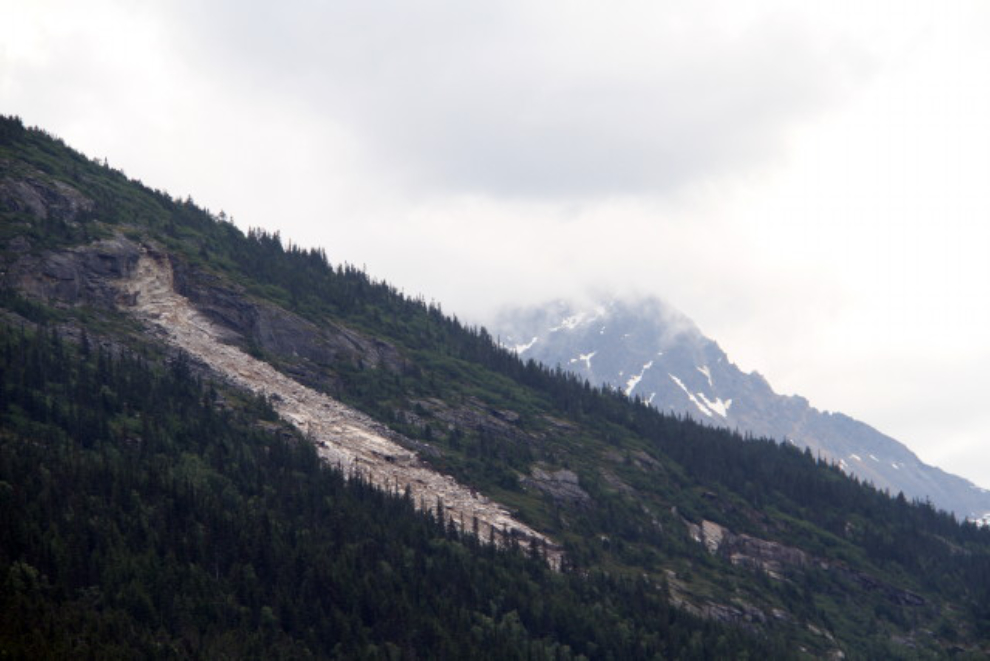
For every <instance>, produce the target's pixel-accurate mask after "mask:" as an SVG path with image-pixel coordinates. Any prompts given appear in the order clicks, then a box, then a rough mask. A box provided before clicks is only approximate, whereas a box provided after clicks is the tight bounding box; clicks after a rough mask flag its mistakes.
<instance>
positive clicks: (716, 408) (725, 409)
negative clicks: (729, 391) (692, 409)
mask: <svg viewBox="0 0 990 661" xmlns="http://www.w3.org/2000/svg"><path fill="white" fill-rule="evenodd" d="M698 397H700V398H701V399H702V401H704V402H705V406H707V407H708V408H709V409H711V410H712V411H713V412H714V413H717V414H718V415H720V416H722V417H723V418H726V417H728V415H729V407H730V406H732V400H731V399H726V400H723V399H722V398H721V397H716V398H715V399H708V398H707V397H705V393H703V392H699V393H698Z"/></svg>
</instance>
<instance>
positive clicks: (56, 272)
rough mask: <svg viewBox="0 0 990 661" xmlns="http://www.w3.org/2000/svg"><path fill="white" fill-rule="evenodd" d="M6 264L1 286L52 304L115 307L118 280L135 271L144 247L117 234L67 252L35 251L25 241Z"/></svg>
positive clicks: (118, 294)
mask: <svg viewBox="0 0 990 661" xmlns="http://www.w3.org/2000/svg"><path fill="white" fill-rule="evenodd" d="M18 247H19V249H18V250H16V251H14V255H15V257H14V258H13V260H12V261H11V262H10V263H9V264H8V265H6V268H5V269H4V271H3V274H2V276H0V278H2V282H0V285H2V286H4V287H7V288H10V289H14V290H16V291H20V292H22V293H24V294H26V295H28V296H30V297H33V298H37V299H40V300H43V301H46V302H48V303H52V304H56V305H65V306H76V305H81V304H88V305H93V306H96V307H101V308H105V309H113V308H115V307H116V306H117V304H118V303H120V302H121V301H120V292H119V290H118V289H117V288H116V287H115V286H114V282H115V281H117V280H120V279H121V278H127V277H129V276H130V275H131V273H132V272H133V270H134V268H135V266H136V264H137V260H138V257H139V255H140V246H138V245H137V244H136V243H134V242H132V241H130V240H128V239H125V238H122V237H117V238H113V239H106V240H103V241H97V242H96V243H92V244H90V245H88V246H83V247H80V248H72V249H68V250H63V251H45V252H42V253H34V252H32V251H31V250H30V244H29V243H28V242H27V241H26V240H24V241H21V242H20V245H19V246H18Z"/></svg>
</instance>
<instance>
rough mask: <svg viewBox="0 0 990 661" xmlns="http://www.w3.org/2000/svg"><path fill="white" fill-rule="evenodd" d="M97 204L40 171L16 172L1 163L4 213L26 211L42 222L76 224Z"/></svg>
mask: <svg viewBox="0 0 990 661" xmlns="http://www.w3.org/2000/svg"><path fill="white" fill-rule="evenodd" d="M94 208H95V205H94V204H93V201H92V200H90V199H89V198H88V197H86V196H85V195H83V194H82V193H80V192H79V191H78V190H76V189H75V188H73V187H72V186H69V185H68V184H65V183H62V182H61V181H55V180H53V179H51V178H49V177H46V176H45V175H43V174H42V173H41V172H38V171H37V170H34V171H29V172H20V173H16V174H15V173H13V172H11V171H9V170H8V169H7V168H6V164H5V163H0V212H2V211H7V212H22V213H27V214H30V215H32V216H35V217H36V218H39V219H41V220H48V219H54V220H62V221H65V222H70V223H71V222H74V221H76V220H79V219H81V218H84V217H85V216H86V215H88V214H90V213H92V211H93V209H94Z"/></svg>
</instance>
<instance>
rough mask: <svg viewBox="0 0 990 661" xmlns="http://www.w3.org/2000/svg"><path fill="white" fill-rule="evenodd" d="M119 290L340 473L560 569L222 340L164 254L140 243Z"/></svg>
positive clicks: (451, 489) (325, 401)
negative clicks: (515, 544) (402, 495)
mask: <svg viewBox="0 0 990 661" xmlns="http://www.w3.org/2000/svg"><path fill="white" fill-rule="evenodd" d="M120 288H121V290H122V292H123V293H124V294H125V296H123V297H122V298H123V299H124V301H125V302H126V303H125V306H126V307H128V308H129V310H130V311H131V312H132V313H134V314H136V315H137V316H138V317H139V318H141V319H142V320H143V321H145V322H147V323H150V324H152V325H154V326H157V327H158V328H160V329H161V330H162V331H163V332H164V334H165V336H166V338H167V340H168V342H169V343H170V344H172V345H173V346H176V347H178V348H180V349H182V350H183V351H185V352H186V353H188V354H189V355H191V356H192V357H194V358H195V359H197V360H199V361H201V362H203V363H204V364H206V365H207V366H208V367H209V368H210V369H211V370H213V371H215V372H216V373H218V374H219V375H221V376H222V377H224V378H225V379H227V380H228V381H229V382H230V383H232V384H233V385H235V386H237V387H240V388H244V389H247V390H250V391H252V392H254V393H257V394H260V395H263V396H265V397H267V398H269V400H270V401H271V402H272V405H273V406H274V408H275V410H276V412H277V413H278V414H279V416H280V417H282V418H283V419H284V420H286V421H287V422H289V423H291V424H292V425H293V426H294V427H296V428H297V429H298V430H299V431H300V432H302V433H303V434H304V435H305V436H306V437H307V438H309V439H311V440H312V441H313V442H314V443H315V444H316V447H317V451H318V453H319V455H320V457H321V458H323V460H325V461H327V462H328V463H330V464H331V465H334V466H337V467H339V468H340V469H341V470H343V471H344V474H345V475H355V474H359V475H360V476H361V477H362V478H364V479H366V480H368V481H369V482H371V483H372V484H375V485H376V486H378V487H380V488H382V489H387V490H395V491H404V490H405V489H407V488H408V489H409V490H410V492H411V494H412V497H413V501H414V502H415V503H416V504H417V506H418V507H420V508H434V507H436V506H437V504H438V503H439V504H440V505H441V506H442V509H443V512H444V515H445V516H446V518H447V519H448V520H450V521H453V523H454V525H456V526H458V527H460V528H462V529H467V530H472V531H473V530H474V529H477V531H478V534H479V537H480V538H481V539H482V540H488V539H490V538H491V539H494V540H495V541H496V543H498V544H504V543H506V542H507V541H508V540H509V539H511V538H516V539H517V540H519V541H521V542H528V543H534V542H535V543H537V544H540V545H542V546H543V547H544V548H545V549H546V554H547V560H548V562H550V564H551V565H553V566H559V564H560V555H561V554H560V549H559V547H558V546H557V545H556V544H554V543H553V542H552V541H551V540H550V539H548V538H547V537H546V536H544V535H542V534H540V533H538V532H536V531H535V530H533V529H532V528H530V527H528V526H527V525H525V524H524V523H521V522H520V521H517V520H516V519H514V518H513V517H512V516H511V515H510V514H509V512H508V511H507V510H506V509H505V508H503V507H502V506H500V505H498V504H497V503H495V502H493V501H491V500H490V499H488V498H486V497H485V496H483V495H481V494H478V493H477V492H475V491H474V490H473V489H471V488H469V487H466V486H464V485H462V484H460V483H458V482H457V481H456V480H454V479H453V478H451V477H450V476H448V475H442V474H440V473H438V472H436V471H435V470H433V469H431V468H430V467H429V466H428V465H427V464H426V463H425V462H423V461H421V460H420V459H419V457H418V456H417V455H416V453H415V452H413V451H411V450H408V449H406V448H404V447H402V446H400V445H398V444H397V443H395V442H393V441H392V440H389V439H388V438H385V437H384V436H383V435H382V434H381V433H380V432H379V431H378V430H377V429H376V427H377V425H376V423H374V421H372V420H371V419H370V418H368V417H367V416H365V415H364V414H362V413H360V412H358V411H356V410H354V409H352V408H350V407H348V406H346V405H344V404H342V403H341V402H338V401H336V400H334V399H333V398H331V397H329V396H327V395H325V394H323V393H320V392H317V391H315V390H313V389H311V388H308V387H306V386H304V385H302V384H300V383H298V382H296V381H294V380H293V379H291V378H289V377H287V376H285V375H284V374H282V373H281V372H279V371H278V370H276V369H275V368H274V367H272V366H271V365H269V364H268V363H265V362H263V361H261V360H258V359H256V358H254V357H252V356H250V355H248V354H246V353H245V352H243V351H241V350H240V349H238V348H237V347H235V346H232V345H230V344H227V343H225V342H224V341H223V338H224V336H225V335H227V333H226V332H225V331H224V330H223V329H221V328H219V327H217V326H216V325H214V324H213V323H212V322H211V321H210V320H209V319H207V318H206V317H205V316H204V315H202V314H201V313H200V312H199V311H197V310H196V308H195V307H193V305H192V304H191V303H190V301H189V300H188V299H187V298H185V297H184V296H181V295H180V294H178V293H176V291H175V286H174V281H173V272H172V268H171V265H170V262H169V260H168V258H167V256H165V255H163V254H159V253H157V252H155V251H153V250H149V249H148V248H143V249H142V252H141V255H140V257H139V258H138V261H137V265H136V268H134V269H133V270H132V271H131V274H130V277H129V278H126V279H124V280H123V281H122V284H121V285H120Z"/></svg>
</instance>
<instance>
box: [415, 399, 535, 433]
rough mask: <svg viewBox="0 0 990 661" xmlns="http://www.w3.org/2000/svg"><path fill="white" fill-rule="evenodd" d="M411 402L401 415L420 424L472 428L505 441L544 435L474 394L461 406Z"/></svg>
mask: <svg viewBox="0 0 990 661" xmlns="http://www.w3.org/2000/svg"><path fill="white" fill-rule="evenodd" d="M410 405H411V410H409V411H404V412H403V413H402V417H403V420H404V421H405V422H407V423H409V424H413V425H415V426H417V427H424V426H425V425H427V424H436V426H437V427H438V428H440V429H446V430H447V431H454V430H455V429H460V430H462V431H471V432H473V433H474V434H476V435H478V436H481V437H487V438H493V439H498V440H499V442H502V443H520V444H528V445H531V444H535V443H539V442H541V441H542V440H544V438H545V436H544V435H543V434H542V433H538V432H530V431H527V430H524V429H523V428H522V427H521V425H520V422H521V420H520V416H519V414H518V413H516V412H515V411H509V410H506V409H499V408H495V407H491V406H488V405H486V404H485V403H484V402H482V401H481V400H480V399H477V398H475V397H467V398H466V399H465V400H464V401H463V402H461V403H460V405H458V406H451V405H449V404H448V403H447V402H445V401H443V400H441V399H436V398H425V399H414V400H412V401H411V402H410Z"/></svg>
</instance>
